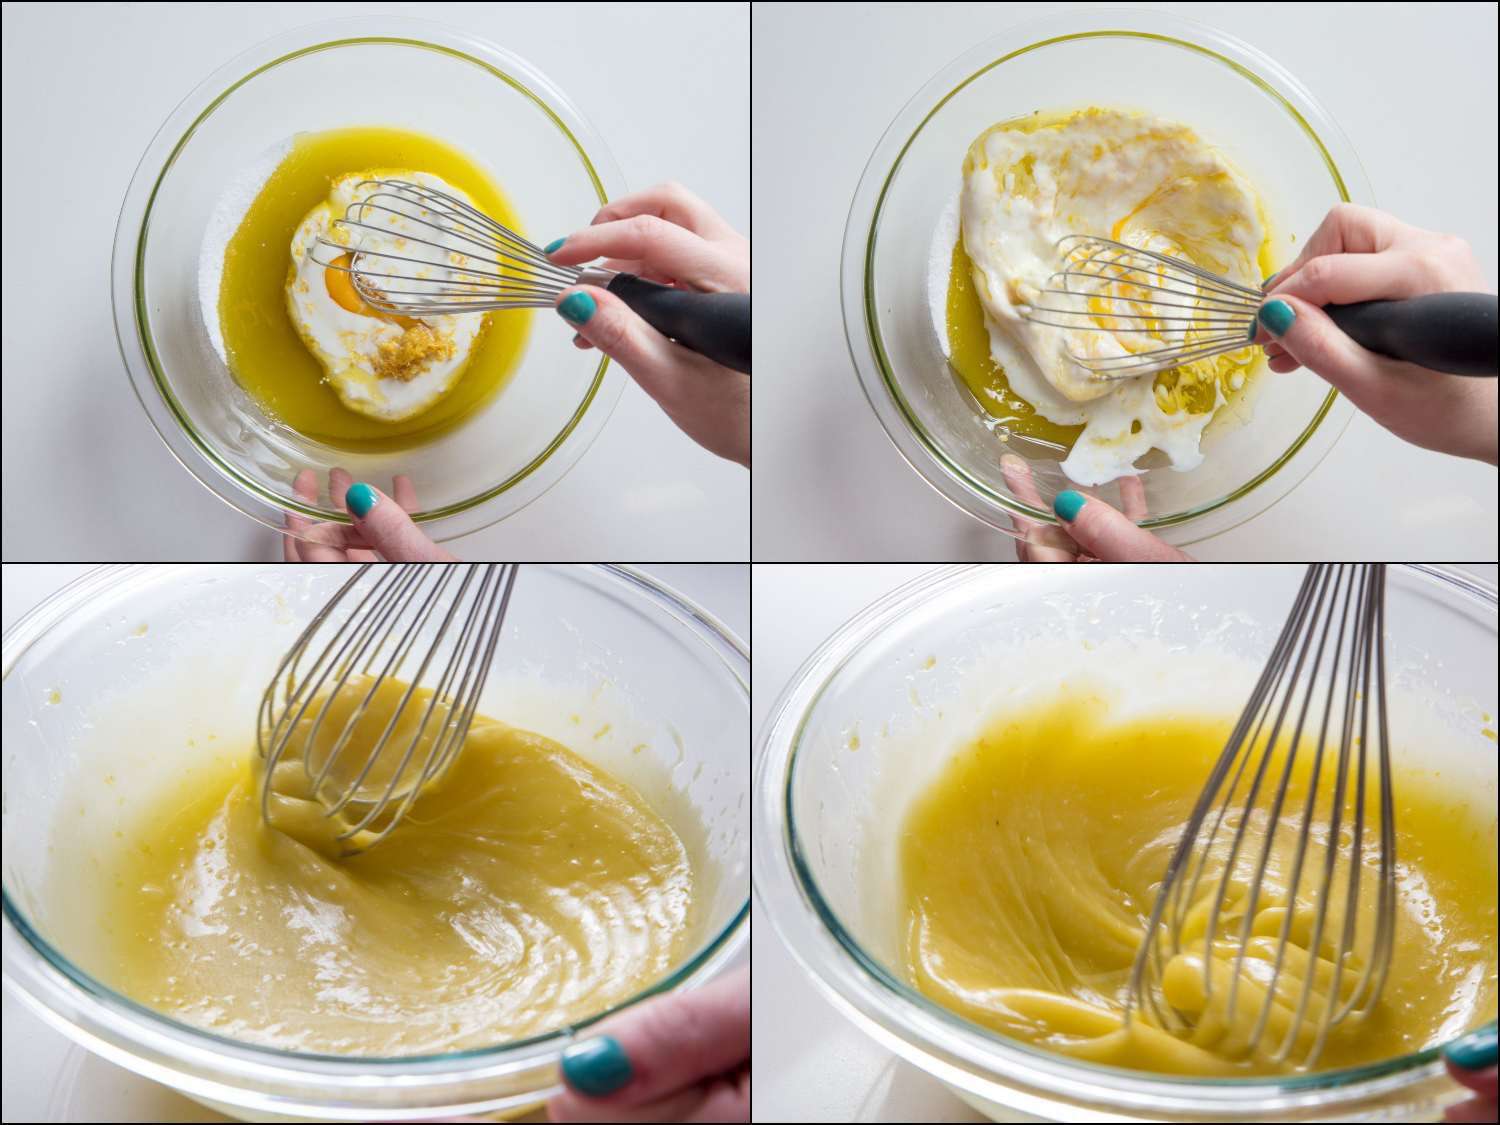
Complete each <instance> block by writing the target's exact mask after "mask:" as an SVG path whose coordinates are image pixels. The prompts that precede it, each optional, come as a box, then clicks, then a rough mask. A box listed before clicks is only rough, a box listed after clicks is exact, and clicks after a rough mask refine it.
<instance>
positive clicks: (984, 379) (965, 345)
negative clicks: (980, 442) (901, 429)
mask: <svg viewBox="0 0 1500 1125" xmlns="http://www.w3.org/2000/svg"><path fill="white" fill-rule="evenodd" d="M948 365H949V366H950V367H952V368H953V371H954V374H956V375H957V376H958V377H959V378H960V379H961V380H963V384H964V386H966V387H968V388H969V390H970V391H971V392H972V393H973V395H974V397H975V398H976V399H978V400H979V404H980V405H981V406H983V407H984V409H985V412H986V413H988V414H989V415H990V417H992V418H994V419H995V420H996V421H997V422H998V423H999V425H998V426H997V427H996V432H997V433H999V434H1000V435H1001V437H1002V438H1008V437H1010V436H1011V435H1016V436H1019V437H1022V438H1028V439H1031V441H1029V442H1018V443H1015V444H1016V445H1017V448H1016V450H1015V452H1017V453H1023V452H1024V451H1023V449H1022V448H1020V447H1021V446H1025V445H1030V444H1032V443H1034V442H1048V443H1050V444H1051V445H1054V446H1059V447H1061V449H1062V450H1063V451H1064V452H1062V453H1059V454H1057V455H1056V456H1057V458H1058V459H1059V460H1061V459H1062V458H1063V457H1065V456H1066V455H1067V454H1066V451H1067V450H1070V449H1072V448H1073V442H1074V441H1076V440H1077V439H1078V435H1079V434H1081V433H1083V427H1082V426H1081V425H1080V426H1059V425H1058V424H1057V423H1056V422H1049V421H1048V420H1047V419H1046V418H1043V417H1042V416H1041V415H1040V414H1038V413H1037V412H1036V407H1034V406H1032V405H1031V403H1029V402H1027V401H1026V400H1025V399H1024V398H1022V397H1021V396H1020V395H1018V394H1016V392H1015V391H1013V390H1011V389H1010V380H1009V379H1007V378H1006V377H1005V369H1004V368H1002V367H1001V366H1000V364H999V363H998V362H996V360H995V357H994V355H993V353H991V351H990V334H989V330H988V329H986V328H985V326H984V306H983V305H982V304H980V302H979V294H978V293H976V292H975V291H974V273H973V266H972V265H971V264H970V262H969V255H968V254H967V253H966V252H965V250H964V240H963V237H962V235H960V236H959V239H958V241H957V242H956V243H954V246H953V266H952V271H951V273H950V274H949V278H948Z"/></svg>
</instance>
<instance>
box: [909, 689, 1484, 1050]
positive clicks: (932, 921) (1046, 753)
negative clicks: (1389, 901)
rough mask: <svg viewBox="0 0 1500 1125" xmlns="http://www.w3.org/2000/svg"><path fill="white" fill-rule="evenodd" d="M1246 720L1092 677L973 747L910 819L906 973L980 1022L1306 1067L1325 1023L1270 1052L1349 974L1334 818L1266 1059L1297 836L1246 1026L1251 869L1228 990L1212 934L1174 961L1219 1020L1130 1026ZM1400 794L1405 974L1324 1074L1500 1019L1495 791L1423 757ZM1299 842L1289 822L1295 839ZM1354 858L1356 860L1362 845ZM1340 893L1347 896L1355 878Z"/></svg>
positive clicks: (1368, 881)
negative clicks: (1231, 736) (1271, 983)
mask: <svg viewBox="0 0 1500 1125" xmlns="http://www.w3.org/2000/svg"><path fill="white" fill-rule="evenodd" d="M1232 726H1233V723H1232V721H1216V720H1212V719H1207V718H1190V717H1165V716H1164V717H1161V718H1132V719H1130V720H1128V721H1118V720H1114V719H1112V718H1111V717H1110V715H1109V711H1108V708H1107V706H1106V705H1105V704H1104V703H1103V702H1102V701H1101V700H1100V699H1098V698H1094V697H1092V696H1090V695H1088V694H1087V693H1084V692H1073V691H1070V692H1068V693H1066V694H1064V695H1062V696H1060V697H1058V698H1057V699H1056V700H1055V701H1050V702H1044V703H1042V704H1041V705H1033V706H1031V707H1029V708H1028V709H1026V710H1024V711H1021V712H1017V713H1015V714H1011V715H1008V716H1006V717H1004V718H1003V719H998V720H996V721H994V722H992V723H991V724H990V725H989V726H988V727H987V728H986V729H984V730H983V731H982V732H981V733H980V734H979V736H978V737H977V738H975V739H973V740H972V741H971V742H969V743H967V744H965V745H962V746H961V747H960V748H959V749H958V750H957V752H956V753H955V754H954V755H953V757H952V758H951V760H949V761H948V762H947V763H946V765H945V766H944V769H943V771H942V772H941V773H939V774H938V775H937V777H936V778H935V780H934V781H933V782H932V783H931V784H930V786H929V787H928V788H927V789H926V790H925V791H923V792H921V793H920V794H919V795H918V796H917V798H916V799H915V801H914V802H913V804H912V805H911V807H910V809H909V812H908V815H907V816H906V819H905V822H904V823H903V825H902V829H901V836H900V853H899V854H900V864H901V872H900V877H901V881H902V892H901V894H902V898H901V901H902V902H903V904H904V909H903V918H904V968H905V971H906V974H907V976H908V978H909V979H910V980H911V982H912V983H913V984H914V985H915V986H916V987H917V988H918V989H919V990H921V991H922V992H923V993H925V994H926V995H927V996H928V997H930V998H931V999H932V1000H934V1001H936V1002H937V1003H938V1004H941V1005H943V1006H944V1007H946V1008H949V1009H951V1010H953V1011H954V1012H956V1013H958V1014H959V1015H961V1016H963V1017H964V1018H966V1019H968V1020H971V1021H973V1022H975V1023H978V1024H981V1025H983V1026H985V1027H987V1028H990V1029H992V1030H995V1031H998V1032H1001V1033H1003V1034H1005V1035H1009V1036H1012V1037H1015V1038H1017V1039H1020V1040H1023V1041H1025V1042H1028V1043H1031V1044H1034V1045H1036V1046H1039V1047H1042V1048H1045V1049H1047V1050H1050V1051H1055V1052H1058V1053H1060V1054H1064V1055H1068V1056H1072V1057H1074V1058H1077V1059H1083V1060H1087V1061H1091V1062H1095V1063H1104V1064H1109V1065H1114V1066H1120V1067H1127V1068H1132V1069H1138V1070H1147V1071H1156V1072H1160V1073H1172V1074H1187V1075H1216V1076H1235V1075H1239V1076H1247V1075H1256V1074H1273V1073H1283V1072H1291V1071H1293V1070H1295V1069H1296V1068H1297V1066H1298V1065H1299V1060H1300V1059H1302V1058H1303V1057H1304V1056H1305V1049H1306V1047H1307V1046H1308V1042H1309V1040H1308V1037H1307V1034H1306V1031H1305V1029H1304V1033H1303V1035H1302V1037H1301V1038H1300V1039H1298V1040H1297V1041H1296V1049H1295V1050H1294V1051H1293V1053H1292V1058H1291V1059H1290V1060H1288V1061H1285V1062H1282V1061H1277V1060H1275V1059H1273V1058H1271V1057H1270V1054H1271V1052H1272V1051H1273V1049H1274V1048H1276V1047H1278V1046H1280V1043H1281V1035H1279V1034H1277V1032H1281V1033H1283V1034H1284V1032H1285V1029H1286V1028H1287V1026H1288V1024H1289V1022H1290V1018H1289V1012H1290V1011H1292V1010H1294V1008H1293V1007H1292V1005H1294V1004H1295V1002H1296V1000H1297V998H1298V997H1299V996H1300V989H1301V984H1302V981H1303V980H1304V979H1306V978H1308V977H1309V976H1310V975H1311V979H1312V980H1313V982H1314V983H1313V990H1312V1001H1311V1003H1310V1007H1309V1012H1310V1014H1312V1015H1315V1016H1316V1015H1318V1014H1320V1013H1321V1011H1322V1007H1321V1002H1322V1000H1323V999H1324V998H1325V997H1326V996H1327V995H1328V993H1329V991H1330V989H1331V987H1332V986H1331V983H1330V982H1331V979H1332V978H1331V972H1330V970H1331V962H1330V961H1329V959H1328V958H1329V955H1330V953H1331V949H1332V946H1333V944H1334V940H1335V939H1334V937H1333V936H1332V935H1334V934H1336V933H1337V932H1338V930H1337V928H1335V929H1333V930H1331V931H1327V932H1325V934H1324V936H1323V939H1322V945H1321V946H1320V950H1321V955H1319V956H1310V954H1309V948H1308V947H1310V945H1311V927H1310V925H1309V924H1308V923H1309V922H1310V919H1311V911H1310V910H1309V909H1306V907H1307V906H1309V905H1310V898H1311V895H1312V888H1314V887H1315V886H1316V885H1317V884H1316V882H1315V881H1314V879H1315V876H1313V875H1312V874H1311V872H1321V870H1322V867H1321V859H1322V856H1323V855H1324V854H1325V852H1324V851H1323V850H1322V849H1320V847H1319V844H1320V842H1326V832H1325V833H1324V834H1323V835H1322V836H1321V837H1320V836H1319V835H1318V834H1317V833H1316V832H1315V833H1314V843H1313V845H1312V847H1311V848H1310V852H1309V860H1308V863H1309V864H1310V865H1311V866H1310V867H1309V868H1308V869H1307V870H1306V871H1304V873H1303V875H1302V879H1301V883H1300V889H1299V891H1298V899H1297V901H1298V903H1299V904H1300V905H1299V907H1298V909H1297V911H1296V913H1295V915H1294V921H1295V922H1296V924H1295V925H1294V926H1293V928H1292V933H1291V939H1290V946H1289V953H1288V956H1287V959H1286V965H1285V968H1284V969H1283V974H1284V975H1283V989H1286V990H1288V991H1284V992H1282V993H1281V994H1279V995H1278V999H1277V1000H1276V1002H1275V1006H1274V1009H1273V1016H1272V1018H1271V1019H1270V1021H1269V1023H1268V1031H1267V1034H1266V1036H1265V1037H1264V1039H1263V1040H1262V1043H1261V1046H1260V1047H1259V1048H1258V1049H1257V1050H1256V1051H1254V1052H1253V1053H1250V1052H1247V1051H1245V1050H1244V1046H1245V1042H1246V1039H1247V1038H1248V1036H1247V1030H1248V1028H1249V1027H1250V1026H1252V1021H1253V1020H1255V1019H1256V1018H1258V1017H1259V1013H1260V1003H1259V1000H1260V998H1261V997H1263V996H1264V995H1265V989H1264V987H1261V982H1265V981H1266V980H1267V979H1268V967H1269V965H1270V963H1271V958H1272V957H1273V956H1274V946H1275V942H1276V939H1277V936H1278V935H1279V934H1280V926H1281V919H1282V917H1283V915H1284V913H1285V907H1286V902H1287V894H1286V892H1287V889H1288V887H1289V885H1290V875H1289V862H1288V860H1289V856H1288V853H1287V849H1286V848H1285V847H1284V846H1283V844H1282V843H1278V844H1277V846H1276V847H1275V849H1274V850H1273V851H1272V853H1271V863H1270V866H1269V867H1268V875H1267V882H1266V884H1265V891H1264V897H1263V898H1262V899H1261V900H1260V902H1259V906H1258V909H1257V912H1256V916H1255V919H1254V926H1253V929H1252V934H1253V935H1254V936H1253V938H1252V940H1251V943H1250V956H1249V957H1248V959H1247V965H1246V968H1245V970H1244V976H1243V978H1242V988H1241V990H1240V996H1239V1002H1238V1005H1237V1008H1236V1015H1235V1018H1234V1020H1233V1021H1226V1020H1225V1019H1224V1018H1223V1017H1225V1015H1226V1013H1225V1010H1224V1007H1225V1006H1224V999H1225V997H1226V995H1227V993H1228V987H1227V982H1228V974H1229V973H1230V972H1231V967H1230V966H1231V964H1232V960H1231V946H1230V945H1228V944H1226V943H1225V941H1224V940H1222V939H1223V938H1224V937H1225V936H1227V935H1229V934H1231V933H1232V934H1234V935H1238V933H1239V925H1240V922H1241V919H1242V918H1243V916H1244V907H1245V906H1246V904H1247V902H1246V896H1245V895H1244V893H1243V892H1244V890H1245V885H1244V883H1245V881H1244V880H1242V879H1237V880H1236V882H1235V893H1234V894H1232V895H1231V897H1230V899H1229V904H1228V907H1227V909H1226V914H1225V916H1224V917H1223V918H1222V919H1221V923H1220V928H1219V929H1218V930H1216V938H1218V939H1219V940H1216V941H1215V942H1214V944H1213V947H1212V948H1213V953H1212V954H1211V957H1212V960H1213V965H1212V968H1213V972H1214V980H1215V982H1216V985H1217V989H1216V991H1215V993H1214V999H1213V1000H1211V1001H1210V1002H1208V1003H1207V1004H1206V1003H1205V997H1204V994H1203V990H1202V988H1201V978H1202V969H1203V945H1202V941H1201V926H1200V927H1199V932H1198V934H1197V936H1198V938H1199V940H1198V941H1196V942H1193V941H1188V942H1186V943H1185V944H1184V949H1183V951H1182V953H1180V954H1178V955H1177V956H1176V957H1173V958H1171V959H1170V960H1169V961H1168V963H1167V968H1166V971H1165V973H1164V975H1163V988H1164V991H1165V994H1166V999H1167V1002H1168V1003H1170V1004H1172V1005H1173V1006H1175V1007H1176V1008H1177V1009H1178V1010H1180V1011H1184V1012H1189V1013H1194V1014H1195V1015H1196V1017H1197V1030H1196V1031H1194V1032H1193V1033H1192V1034H1191V1035H1187V1036H1181V1037H1179V1036H1177V1035H1173V1034H1169V1033H1168V1032H1167V1031H1165V1030H1163V1029H1162V1028H1161V1026H1160V1025H1159V1024H1158V1023H1157V1022H1156V1020H1155V1019H1154V1017H1153V1016H1152V1015H1151V1014H1150V1013H1148V1012H1141V1011H1137V1013H1136V1014H1135V1016H1134V1018H1133V1019H1132V1022H1131V1023H1130V1024H1129V1025H1128V1026H1127V1025H1126V1024H1125V1021H1124V1019H1123V1014H1124V1007H1125V998H1126V995H1127V982H1128V978H1129V974H1130V970H1131V965H1132V963H1133V961H1134V958H1135V954H1136V949H1137V947H1138V945H1139V943H1140V941H1141V937H1142V935H1143V933H1144V931H1145V925H1146V920H1147V918H1148V917H1149V915H1150V911H1151V908H1152V905H1153V902H1154V900H1155V894H1156V889H1157V887H1158V886H1159V885H1160V881H1161V878H1162V874H1163V872H1164V871H1165V869H1166V863H1167V860H1168V857H1169V856H1170V854H1171V851H1172V849H1173V848H1174V847H1175V845H1176V843H1177V839H1178V837H1179V835H1180V833H1181V828H1182V825H1183V824H1184V822H1185V821H1186V820H1187V818H1188V816H1189V814H1190V812H1191V810H1192V807H1193V802H1194V800H1195V798H1196V796H1197V794H1198V791H1199V788H1200V787H1201V785H1202V784H1203V781H1204V779H1205V778H1206V777H1207V775H1208V770H1209V767H1210V765H1211V764H1212V763H1213V762H1214V760H1215V759H1216V758H1217V757H1218V754H1219V751H1220V749H1221V748H1222V746H1223V745H1224V740H1225V737H1226V735H1227V734H1228V733H1229V731H1230V729H1231V727H1232ZM1307 757H1308V755H1302V761H1303V763H1304V764H1305V762H1306V758H1307ZM1305 781H1306V771H1305V770H1303V771H1301V772H1300V773H1298V774H1294V781H1293V788H1292V793H1293V797H1292V803H1291V804H1290V805H1289V806H1288V807H1289V808H1294V809H1300V808H1301V804H1300V798H1301V797H1302V796H1303V795H1304V794H1305V792H1306V790H1305ZM1326 788H1327V786H1326V783H1325V786H1324V789H1325V790H1326ZM1395 798H1396V804H1395V816H1396V832H1397V845H1396V847H1397V860H1398V867H1397V870H1396V887H1397V891H1396V896H1397V897H1396V930H1395V945H1394V954H1393V957H1392V961H1391V966H1390V974H1389V976H1388V978H1387V980H1386V983H1385V988H1384V991H1383V993H1382V995H1381V998H1380V1000H1379V1001H1378V1003H1377V1004H1376V1005H1375V1007H1374V1008H1373V1010H1372V1011H1371V1013H1370V1014H1369V1016H1368V1017H1367V1018H1365V1019H1362V1020H1348V1021H1345V1022H1344V1023H1342V1024H1340V1025H1338V1026H1337V1027H1335V1028H1334V1029H1333V1030H1332V1032H1331V1033H1330V1036H1329V1038H1328V1041H1327V1045H1326V1048H1325V1049H1324V1051H1323V1053H1322V1056H1321V1059H1320V1060H1319V1061H1318V1063H1317V1064H1316V1065H1317V1067H1318V1068H1319V1069H1325V1070H1326V1069H1333V1068H1338V1067H1344V1066H1352V1065H1357V1064H1361V1063H1372V1062H1378V1061H1381V1060H1384V1059H1388V1058H1393V1057H1396V1056H1399V1055H1402V1054H1406V1053H1408V1052H1411V1051H1415V1050H1419V1049H1421V1048H1423V1047H1427V1046H1431V1045H1434V1044H1437V1043H1441V1042H1444V1041H1446V1040H1448V1039H1451V1038H1453V1037H1454V1036H1456V1035H1458V1034H1460V1033H1462V1032H1463V1031H1465V1030H1468V1029H1470V1028H1473V1027H1476V1026H1478V1025H1480V1024H1481V1023H1484V1022H1485V1021H1487V1020H1492V1019H1494V1017H1495V1012H1496V968H1495V958H1496V902H1495V895H1496V889H1495V878H1496V867H1495V856H1496V822H1495V811H1494V806H1493V802H1491V804H1490V805H1489V806H1488V807H1484V806H1483V805H1482V803H1476V802H1475V798H1474V796H1473V794H1472V793H1469V792H1466V791H1465V790H1464V788H1463V787H1462V786H1461V785H1460V784H1459V783H1457V782H1456V781H1455V780H1449V779H1445V778H1444V777H1443V776H1442V775H1441V773H1440V772H1439V771H1436V770H1433V771H1423V770H1420V769H1416V768H1411V767H1410V766H1403V767H1400V768H1398V770H1397V773H1396V777H1395ZM1266 803H1267V802H1266V801H1264V800H1263V801H1262V802H1261V803H1260V807H1261V809H1264V808H1265V805H1266ZM1234 823H1235V822H1234V821H1231V822H1230V825H1231V827H1233V825H1234ZM1314 823H1315V824H1316V823H1317V818H1315V820H1314ZM1323 823H1324V824H1326V823H1327V821H1326V819H1324V820H1323ZM1265 827H1266V826H1265V822H1264V820H1263V819H1258V818H1257V816H1256V814H1252V818H1251V824H1250V826H1249V827H1248V828H1247V842H1246V847H1247V848H1249V849H1251V851H1250V854H1251V855H1253V856H1254V857H1256V858H1257V859H1258V857H1259V854H1260V852H1259V848H1260V845H1261V843H1262V841H1263V840H1264V837H1265ZM1371 830H1372V831H1373V825H1372V826H1371ZM1345 831H1346V832H1347V827H1346V829H1345ZM1287 838H1288V834H1287V833H1286V831H1285V830H1283V831H1282V832H1280V833H1278V834H1277V837H1276V839H1277V841H1284V840H1286V839H1287ZM1342 853H1343V855H1344V857H1345V858H1346V860H1347V856H1348V855H1349V849H1348V844H1347V839H1346V841H1345V843H1344V846H1343V848H1342ZM1371 859H1372V857H1371V856H1370V855H1369V854H1368V853H1367V854H1366V862H1367V863H1369V862H1370V861H1371ZM1251 869H1252V870H1253V867H1252V868H1251ZM1344 869H1345V870H1347V864H1346V866H1345V868H1344ZM1219 870H1220V871H1222V865H1221V866H1220V868H1219ZM1366 876H1367V877H1366V878H1364V879H1363V881H1362V883H1361V890H1362V892H1368V893H1362V894H1361V896H1360V905H1359V908H1358V909H1359V911H1360V913H1359V915H1358V919H1359V924H1360V927H1361V929H1360V932H1361V933H1362V934H1364V935H1365V940H1364V943H1363V944H1360V943H1358V942H1357V943H1356V950H1355V956H1354V958H1353V959H1352V960H1351V961H1350V962H1349V963H1348V966H1347V967H1346V971H1345V974H1344V976H1343V978H1342V984H1341V990H1340V992H1341V995H1346V994H1347V990H1348V989H1349V988H1350V987H1351V986H1352V985H1353V983H1354V981H1353V977H1354V970H1355V969H1357V968H1358V966H1359V965H1360V963H1361V962H1360V961H1359V955H1360V952H1361V950H1363V951H1364V952H1368V949H1369V946H1368V935H1369V934H1370V933H1371V928H1370V927H1371V925H1372V917H1371V908H1372V905H1373V901H1372V899H1371V897H1370V896H1371V895H1372V894H1373V891H1374V888H1375V886H1376V879H1375V871H1374V870H1373V867H1372V868H1371V869H1369V870H1367V871H1366ZM1217 884H1218V878H1217V875H1216V874H1212V869H1210V873H1209V874H1206V875H1205V878H1204V881H1203V883H1202V884H1201V885H1200V887H1201V890H1200V893H1199V894H1198V895H1197V897H1196V898H1195V899H1194V900H1193V901H1194V902H1195V903H1201V902H1202V901H1203V900H1204V899H1205V898H1206V897H1207V896H1208V895H1210V894H1212V893H1213V892H1214V891H1215V890H1216V889H1217ZM1331 901H1336V902H1342V901H1343V897H1342V894H1341V893H1340V887H1339V884H1335V898H1334V899H1333V900H1331ZM1330 913H1331V916H1333V917H1334V918H1335V923H1336V922H1337V915H1336V912H1334V911H1331V912H1330ZM1190 917H1198V915H1192V914H1190ZM1185 936H1187V937H1192V936H1194V932H1193V930H1192V929H1191V928H1189V929H1188V930H1187V931H1186V932H1185ZM1309 966H1311V968H1309Z"/></svg>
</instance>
